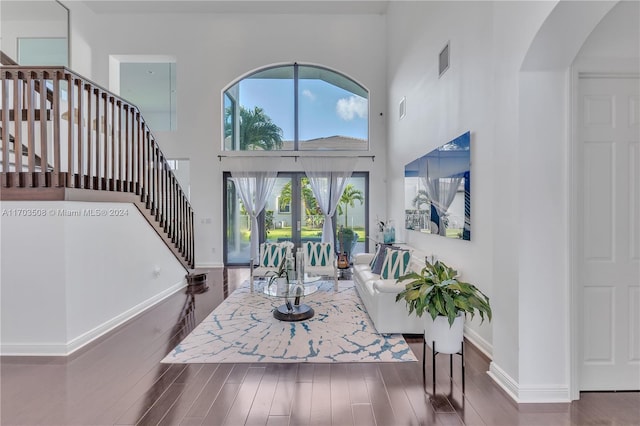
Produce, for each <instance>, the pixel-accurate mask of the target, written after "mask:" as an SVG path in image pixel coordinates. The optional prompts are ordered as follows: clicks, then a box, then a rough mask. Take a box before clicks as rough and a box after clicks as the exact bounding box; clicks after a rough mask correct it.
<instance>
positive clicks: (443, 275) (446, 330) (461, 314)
mask: <svg viewBox="0 0 640 426" xmlns="http://www.w3.org/2000/svg"><path fill="white" fill-rule="evenodd" d="M403 281H407V283H406V285H405V288H404V290H402V291H401V292H400V293H398V295H397V296H396V302H398V301H400V300H404V301H405V302H406V304H407V306H408V308H409V314H412V313H414V312H415V314H416V315H417V316H419V317H422V315H423V314H424V313H425V312H426V313H428V314H429V315H427V317H426V322H425V339H426V340H427V342H436V344H437V348H433V349H434V350H436V351H437V352H440V353H457V352H459V351H460V348H461V344H462V340H463V329H464V318H465V314H467V313H468V314H471V317H472V318H473V316H474V315H475V314H476V313H479V314H480V318H482V321H484V318H485V315H486V317H487V319H488V320H489V321H491V306H490V304H489V298H488V297H487V296H486V295H485V294H484V293H482V292H481V291H480V290H479V289H478V288H477V287H475V286H474V285H472V284H469V283H466V282H463V281H460V280H459V279H458V271H456V270H455V269H453V268H451V267H449V266H447V265H446V264H445V263H444V262H440V261H437V260H436V261H435V262H434V263H431V262H429V261H428V260H426V261H425V267H424V268H422V271H420V273H417V272H409V273H408V274H405V275H403V276H401V277H400V278H398V282H403Z"/></svg>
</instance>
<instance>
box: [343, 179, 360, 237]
mask: <svg viewBox="0 0 640 426" xmlns="http://www.w3.org/2000/svg"><path fill="white" fill-rule="evenodd" d="M356 201H360V205H362V204H363V203H364V194H363V193H362V191H360V190H359V189H356V187H355V186H353V184H351V183H350V184H349V185H347V186H345V187H344V191H343V192H342V196H341V197H340V201H338V214H340V215H342V214H344V226H345V228H346V227H347V224H348V220H347V212H348V210H349V207H355V206H356V203H355V202H356ZM343 205H344V207H342V206H343Z"/></svg>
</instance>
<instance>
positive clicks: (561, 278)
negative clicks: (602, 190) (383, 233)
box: [387, 2, 638, 402]
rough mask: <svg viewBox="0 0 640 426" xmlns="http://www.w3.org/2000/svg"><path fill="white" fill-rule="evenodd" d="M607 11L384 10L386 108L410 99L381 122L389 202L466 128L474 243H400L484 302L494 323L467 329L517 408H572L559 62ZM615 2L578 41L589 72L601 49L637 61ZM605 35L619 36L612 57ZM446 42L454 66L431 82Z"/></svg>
mask: <svg viewBox="0 0 640 426" xmlns="http://www.w3.org/2000/svg"><path fill="white" fill-rule="evenodd" d="M614 4H615V3H613V2H584V3H583V2H560V5H559V6H558V7H556V5H557V3H556V2H495V3H491V2H468V3H464V2H455V3H449V4H445V3H444V2H425V3H400V2H392V3H391V4H390V8H389V12H388V33H389V47H388V48H389V61H388V62H389V71H388V78H389V88H390V89H389V90H390V91H389V109H391V108H397V103H398V102H399V100H400V98H401V97H402V96H406V97H407V117H406V118H405V119H404V120H402V121H399V120H398V119H397V118H396V117H395V116H391V117H389V119H390V121H389V149H388V154H389V161H388V164H389V168H388V173H389V184H388V185H389V186H388V188H387V190H388V193H389V194H391V195H390V197H391V198H393V197H394V195H393V194H397V193H398V191H394V188H399V185H400V183H399V182H396V180H397V181H399V180H400V176H401V165H402V164H405V163H407V162H408V161H410V160H412V159H414V158H416V157H418V156H420V155H422V154H424V153H425V152H427V151H428V150H430V149H432V148H433V147H435V146H437V145H439V144H441V143H443V142H446V141H448V140H450V139H451V138H453V137H455V136H457V135H458V134H460V133H462V132H463V131H465V130H471V133H472V150H473V153H472V169H471V170H472V241H471V242H470V243H467V242H463V241H456V240H450V239H443V238H439V237H435V236H430V235H421V234H418V233H413V232H409V233H408V234H407V240H408V241H409V242H410V243H411V244H412V245H414V246H416V247H418V248H420V249H422V250H423V251H427V252H433V253H437V254H438V256H439V257H440V258H441V259H443V260H445V261H449V262H450V263H452V264H454V265H456V266H458V267H459V268H460V269H461V270H462V271H463V274H464V277H465V279H467V280H469V281H471V282H474V283H476V284H477V285H478V286H479V287H480V288H481V289H483V290H484V291H486V292H487V293H488V294H489V295H490V296H491V303H492V308H493V311H494V320H493V322H492V324H491V326H482V327H478V326H477V324H472V325H471V326H470V327H468V329H467V332H468V334H469V335H470V336H471V337H472V338H473V339H474V340H476V341H479V342H480V343H481V345H486V346H485V349H487V350H488V352H490V353H492V356H493V362H492V364H491V374H492V376H493V377H494V378H495V379H496V381H497V382H498V383H499V384H500V385H502V386H503V387H504V388H505V389H506V390H507V391H508V392H510V393H511V395H512V396H513V397H514V398H515V399H516V400H518V401H521V402H542V401H567V400H569V399H570V387H571V384H572V383H573V382H571V378H570V350H571V349H570V345H569V342H570V340H571V336H570V328H571V327H570V324H571V323H570V316H569V311H570V264H569V259H570V251H569V247H570V241H569V237H570V234H569V224H570V217H569V211H570V209H569V203H568V201H567V200H568V199H569V195H570V191H571V189H570V186H569V180H568V178H569V173H570V164H569V161H570V158H569V156H568V152H569V144H570V137H569V135H570V131H569V129H570V119H571V116H570V105H571V101H570V90H569V88H570V81H571V80H570V78H571V73H570V70H569V67H570V65H571V62H572V61H573V60H574V58H575V56H576V54H577V53H578V50H579V49H580V47H581V46H582V43H584V41H585V39H586V38H587V37H588V36H589V34H590V33H591V32H592V31H593V29H594V27H595V26H596V25H597V24H598V22H599V21H600V19H601V18H602V17H603V16H604V15H605V14H606V13H607V11H608V10H609V9H611V8H612V7H613V6H614ZM625 7H627V9H626V10H625V11H619V12H617V13H613V14H612V16H611V17H608V18H610V19H612V20H613V22H609V23H605V24H603V26H602V27H599V28H598V29H597V31H594V37H596V35H598V38H597V39H590V40H589V42H588V43H587V44H586V45H585V46H586V47H585V53H584V55H585V56H589V57H590V59H591V65H593V63H597V64H600V65H601V64H602V62H603V57H602V56H599V55H604V54H605V52H606V53H607V54H612V55H615V56H616V58H615V59H616V61H617V62H620V61H623V62H624V61H625V60H626V61H627V62H629V57H631V60H634V59H635V58H636V57H637V54H636V55H635V56H634V55H633V54H630V53H629V52H630V51H632V50H633V49H636V50H635V51H636V52H637V50H638V49H637V42H630V41H628V38H629V37H635V39H636V40H637V39H638V37H637V31H638V30H637V27H638V25H637V13H635V15H634V10H635V9H634V8H637V4H636V5H626V6H625ZM629 9H632V10H629ZM629 15H631V16H635V17H636V19H635V20H634V19H632V18H629ZM576 22H579V23H580V25H576ZM620 27H622V28H621V29H619V28H620ZM568 29H571V30H568ZM614 30H617V31H618V32H619V33H621V34H622V36H621V37H623V38H624V39H625V41H624V42H623V43H618V44H617V45H616V46H617V47H616V48H614V49H608V48H607V45H608V44H611V43H612V42H613V41H612V39H611V35H610V34H611V33H612V32H613V31H614ZM602 34H607V35H608V37H609V39H608V41H606V42H603V41H602V38H601V37H603V35H602ZM447 40H449V41H450V42H451V68H450V69H449V70H448V71H447V72H446V74H445V75H444V76H443V77H442V78H438V76H437V53H438V52H439V50H440V49H441V48H442V47H443V46H444V44H445V42H446V41H447ZM620 46H624V48H623V47H620ZM623 51H624V53H623ZM636 62H637V61H636ZM412 114H415V115H414V116H413V117H412V116H411V115H412ZM398 197H400V195H398ZM396 201H397V202H394V201H393V199H392V202H391V203H390V205H392V206H393V205H398V204H400V201H401V200H400V199H398V200H396ZM390 214H391V215H392V216H395V217H398V215H399V211H396V210H395V209H394V208H390Z"/></svg>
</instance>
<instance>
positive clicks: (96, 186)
mask: <svg viewBox="0 0 640 426" xmlns="http://www.w3.org/2000/svg"><path fill="white" fill-rule="evenodd" d="M0 53H1V52H0ZM2 56H3V60H2V63H3V64H5V63H7V62H8V61H7V60H6V59H5V55H2ZM0 73H1V80H0V122H1V126H0V127H1V128H0V188H1V191H0V200H50V201H54V200H74V201H95V202H123V203H132V204H134V205H135V206H136V207H137V208H138V209H139V210H140V212H141V213H142V214H143V216H144V217H145V218H146V219H147V221H148V222H149V223H150V224H151V225H152V226H153V228H154V229H155V230H156V232H157V233H158V235H160V237H161V238H162V239H163V241H164V242H165V243H166V244H167V246H168V247H169V248H170V249H171V251H172V252H173V253H174V254H175V256H176V257H177V258H178V260H179V261H180V262H181V263H182V265H183V266H184V267H185V269H187V270H189V269H192V268H194V235H193V233H194V227H193V209H192V208H191V205H190V203H189V200H188V199H187V197H186V195H185V192H184V191H183V190H182V188H181V187H180V184H179V183H178V181H177V179H176V177H175V176H174V174H173V172H172V171H171V169H170V167H169V165H168V163H167V160H166V157H165V156H164V154H163V153H162V151H161V150H160V148H159V147H158V144H157V142H156V139H155V138H154V136H153V134H152V133H151V130H150V129H149V127H148V126H147V124H146V122H145V120H144V118H143V117H142V115H141V114H140V111H139V109H138V108H137V107H136V106H135V105H133V104H131V103H129V102H127V101H126V100H124V99H122V98H120V97H118V96H116V95H114V94H113V93H110V92H109V91H108V90H106V89H104V88H102V87H100V86H98V85H97V84H95V83H93V82H91V81H90V80H88V79H86V78H84V77H82V76H80V75H78V74H76V73H74V72H73V71H71V70H69V69H67V68H65V67H22V66H18V65H7V66H4V65H3V66H2V67H1V68H0Z"/></svg>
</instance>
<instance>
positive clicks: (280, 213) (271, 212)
mask: <svg viewBox="0 0 640 426" xmlns="http://www.w3.org/2000/svg"><path fill="white" fill-rule="evenodd" d="M223 181H224V186H225V200H224V201H225V202H224V211H225V217H224V229H225V235H224V262H225V265H247V264H248V263H249V258H250V256H249V238H250V235H251V232H252V230H251V229H250V227H251V220H250V218H249V217H248V215H247V213H246V210H245V209H244V206H243V205H242V201H241V200H240V198H239V194H238V193H237V191H236V188H235V185H234V184H233V181H232V180H231V175H230V174H227V173H225V175H224V179H223ZM367 200H368V173H358V172H356V173H353V175H352V177H351V178H350V180H349V182H348V184H347V189H346V190H345V192H344V194H343V197H342V199H341V202H340V203H339V206H338V208H337V209H336V213H335V214H334V216H333V225H334V235H335V234H336V233H335V230H336V229H337V228H340V227H344V228H349V229H352V230H353V231H354V234H355V235H356V237H357V238H356V239H355V240H354V243H353V251H352V252H353V253H358V252H364V251H366V241H367V239H366V235H367V229H368V219H367V218H368V210H369V209H368V202H367ZM323 224H324V215H323V214H322V211H321V210H320V207H319V205H318V201H317V200H316V197H315V196H314V194H313V190H312V189H311V186H310V185H309V182H308V180H307V177H306V175H305V174H304V173H302V172H280V173H278V178H277V181H276V184H275V186H274V188H273V191H272V193H271V196H270V197H269V200H268V201H267V205H266V207H265V209H264V210H263V211H262V213H261V214H260V216H259V217H258V227H259V229H258V230H257V232H258V233H259V235H260V242H264V241H269V242H282V241H292V242H293V243H294V244H295V245H296V247H300V245H301V244H303V243H305V242H307V241H320V240H321V239H322V227H323Z"/></svg>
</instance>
